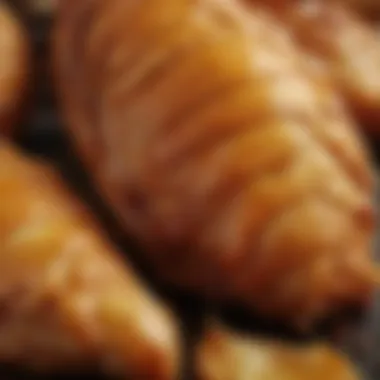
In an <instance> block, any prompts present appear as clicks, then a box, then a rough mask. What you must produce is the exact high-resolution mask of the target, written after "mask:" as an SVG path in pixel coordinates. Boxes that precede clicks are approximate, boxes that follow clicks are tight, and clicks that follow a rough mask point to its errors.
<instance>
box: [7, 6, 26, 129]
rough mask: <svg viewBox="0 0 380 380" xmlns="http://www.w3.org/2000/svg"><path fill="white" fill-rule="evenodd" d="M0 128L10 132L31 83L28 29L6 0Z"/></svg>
mask: <svg viewBox="0 0 380 380" xmlns="http://www.w3.org/2000/svg"><path fill="white" fill-rule="evenodd" d="M0 54H1V59H0V132H1V133H6V134H10V133H12V131H13V127H14V125H15V123H16V121H17V120H19V119H20V112H21V111H22V109H21V105H22V104H23V101H24V99H25V96H26V92H27V87H28V83H29V75H30V74H31V70H30V65H31V62H30V46H29V39H28V37H27V32H26V30H24V28H23V26H22V25H21V24H20V22H19V20H18V19H17V18H16V16H15V15H14V14H13V13H12V11H11V10H10V9H9V8H8V6H7V5H6V4H5V2H4V1H1V2H0Z"/></svg>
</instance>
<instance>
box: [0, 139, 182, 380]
mask: <svg viewBox="0 0 380 380" xmlns="http://www.w3.org/2000/svg"><path fill="white" fill-rule="evenodd" d="M0 313H1V323H0V337H1V339H0V362H4V363H9V364H15V365H17V366H21V365H22V366H24V367H26V368H31V369H34V370H37V371H44V372H45V371H55V370H62V369H64V370H70V369H77V368H78V367H80V368H82V367H88V366H89V367H91V368H92V367H94V368H95V369H98V367H100V369H101V370H104V371H105V372H106V373H107V374H112V375H113V374H115V375H121V376H122V377H123V378H126V377H127V378H128V379H129V377H128V376H130V378H131V379H155V380H170V379H174V378H176V373H177V368H178V357H179V348H178V346H177V332H176V327H175V324H174V320H173V319H172V316H171V315H170V313H169V311H168V310H167V309H166V308H165V307H164V306H163V305H162V304H160V302H159V300H158V299H156V298H155V296H154V295H153V294H151V293H150V291H149V290H148V289H147V288H146V286H145V285H144V284H143V283H142V281H141V280H140V279H138V278H137V276H136V275H135V274H134V273H133V272H132V269H131V268H129V267H128V266H127V265H124V263H123V262H122V261H121V260H119V258H118V257H117V252H116V251H115V249H114V248H113V247H112V246H111V244H110V243H108V242H107V240H106V239H105V238H104V237H103V236H102V233H101V231H100V230H99V229H98V227H97V226H96V224H94V222H93V221H92V220H91V217H90V216H89V215H88V214H87V212H86V210H85V209H84V208H83V206H81V205H80V204H79V203H78V201H77V200H75V199H74V198H73V197H72V196H71V195H69V194H68V192H67V191H66V190H65V189H64V187H63V185H62V183H61V182H60V180H59V178H58V177H57V175H56V174H54V172H53V171H52V170H51V169H49V168H47V167H46V166H45V165H44V164H40V163H37V162H35V161H34V160H31V159H30V158H28V157H25V156H23V155H22V154H21V153H20V152H18V151H16V150H15V149H14V148H13V147H11V146H9V145H8V144H6V143H4V142H2V143H1V144H0Z"/></svg>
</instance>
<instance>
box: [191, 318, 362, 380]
mask: <svg viewBox="0 0 380 380" xmlns="http://www.w3.org/2000/svg"><path fill="white" fill-rule="evenodd" d="M195 372H196V377H195V378H196V380H306V379H307V380H322V379H324V380H359V379H360V376H359V373H358V372H357V371H356V369H355V368H354V366H353V365H352V364H351V363H350V361H349V360H348V359H347V358H345V357H344V355H342V354H340V353H339V352H336V351H335V350H334V349H333V348H331V347H329V346H328V345H326V344H323V343H309V344H303V345H301V344H300V345H296V344H291V343H285V342H279V341H278V342H276V341H271V340H269V339H264V338H254V337H250V336H248V335H247V336H244V335H239V334H238V333H236V332H234V331H232V330H229V329H228V328H226V327H224V326H222V325H219V324H218V323H215V322H212V324H210V326H209V328H208V329H207V330H206V333H205V337H204V339H203V340H202V342H201V343H200V344H199V347H198V349H197V351H196V360H195Z"/></svg>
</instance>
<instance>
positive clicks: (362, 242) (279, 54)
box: [54, 0, 373, 326]
mask: <svg viewBox="0 0 380 380" xmlns="http://www.w3.org/2000/svg"><path fill="white" fill-rule="evenodd" d="M60 4H61V7H60V10H59V15H58V21H57V29H56V34H55V40H54V60H55V70H56V77H57V83H58V89H59V96H60V99H61V103H62V109H63V114H64V116H65V118H66V120H67V122H68V125H69V128H70V130H71V132H72V135H73V137H74V140H75V143H76V146H77V148H78V150H79V152H80V153H81V155H82V157H83V159H84V161H85V163H86V164H87V166H88V168H89V171H90V172H91V174H92V175H93V177H94V179H95V182H96V183H97V184H98V186H99V188H100V189H101V192H102V193H103V195H104V197H105V199H106V200H107V201H108V202H109V204H110V205H111V206H112V208H113V209H114V211H115V212H116V214H117V215H118V217H119V218H120V221H121V222H122V223H123V225H124V227H125V230H126V231H127V232H128V233H130V234H132V235H133V236H134V237H135V238H136V239H137V240H138V242H139V243H140V245H141V247H142V248H143V251H144V253H145V255H146V258H147V261H149V263H150V264H151V266H152V268H153V269H154V270H155V271H156V272H157V273H158V274H159V275H160V276H161V278H163V279H164V280H165V281H167V282H168V283H169V284H175V285H176V286H178V287H182V288H184V289H187V290H190V291H192V292H195V293H198V294H201V295H203V296H205V297H208V298H210V299H213V300H218V301H224V302H227V303H230V302H231V303H235V304H239V305H242V306H244V307H246V308H248V309H250V310H255V311H259V312H261V313H263V314H266V315H269V316H271V317H273V318H278V319H281V320H282V321H284V322H290V323H294V324H299V325H305V326H306V325H310V324H312V323H313V322H314V321H315V320H318V319H320V318H322V317H324V316H326V315H328V314H330V313H332V312H334V311H335V310H337V309H338V310H339V309H341V308H343V307H346V306H348V305H349V306H351V305H359V304H360V305H361V304H362V303H364V302H366V300H367V299H368V297H369V295H370V294H371V290H372V284H373V273H372V272H373V269H372V263H371V259H370V243H371V237H372V233H373V207H372V201H371V197H372V174H371V170H370V165H369V163H368V160H367V155H366V150H365V148H364V146H363V145H362V142H361V141H360V138H359V137H358V136H357V135H356V132H355V128H354V127H355V125H354V124H353V122H352V121H351V119H350V117H349V116H348V115H347V114H346V111H345V109H344V107H343V106H342V104H341V103H340V101H339V97H338V96H336V94H335V93H334V91H332V89H331V87H330V86H329V85H328V84H327V83H325V82H324V81H323V80H322V78H319V76H318V77H316V76H314V74H313V72H312V71H311V70H309V65H306V64H305V61H304V59H303V57H301V56H300V54H299V52H298V50H297V48H296V47H295V46H294V45H293V43H292V41H291V38H290V36H288V35H287V34H286V33H285V32H284V29H283V27H282V26H281V25H278V24H277V22H276V21H275V20H273V19H272V18H270V17H269V16H266V15H265V14H261V13H258V12H249V11H248V8H244V7H243V5H242V2H241V1H238V2H235V1H233V0H231V1H230V0H225V1H220V0H205V1H187V0H151V1H139V2H136V1H131V0H108V1H96V0H95V1H94V0H93V1H89V0H84V1H81V2H80V3H78V2H77V1H76V0H67V1H64V2H61V3H60Z"/></svg>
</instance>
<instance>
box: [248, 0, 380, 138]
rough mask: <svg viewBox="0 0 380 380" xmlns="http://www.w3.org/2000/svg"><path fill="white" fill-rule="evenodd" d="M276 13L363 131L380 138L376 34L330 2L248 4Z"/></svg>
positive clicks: (269, 0) (379, 45)
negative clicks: (315, 61)
mask: <svg viewBox="0 0 380 380" xmlns="http://www.w3.org/2000/svg"><path fill="white" fill-rule="evenodd" d="M248 1H253V2H254V3H257V4H259V3H261V4H262V5H266V6H268V7H269V8H271V9H272V10H275V11H276V13H277V15H279V16H280V19H281V20H282V21H284V22H285V24H286V25H287V26H289V27H290V29H291V30H292V31H293V32H294V36H295V37H296V40H297V41H298V42H299V43H300V44H301V46H302V47H304V48H306V50H307V51H308V52H309V53H311V54H312V55H313V56H314V57H312V58H311V59H318V60H320V64H321V65H322V66H323V69H324V70H326V73H327V74H328V75H329V76H330V77H331V78H332V80H333V82H334V84H335V85H336V86H337V88H338V89H339V90H340V91H341V93H342V94H343V96H344V99H345V100H346V102H347V103H348V105H349V108H350V109H351V110H352V111H353V113H354V114H355V116H356V117H357V118H358V121H359V122H360V124H362V125H363V128H365V129H367V130H368V131H370V132H372V133H375V134H380V38H379V35H378V33H377V32H376V30H375V28H374V27H373V26H372V25H371V24H370V23H369V22H367V21H365V20H364V19H362V18H361V17H360V16H359V15H358V14H357V13H355V12H354V11H352V10H351V9H350V7H349V6H347V4H343V3H341V2H339V1H334V0H286V1H279V0H265V1H262V0H248Z"/></svg>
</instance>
